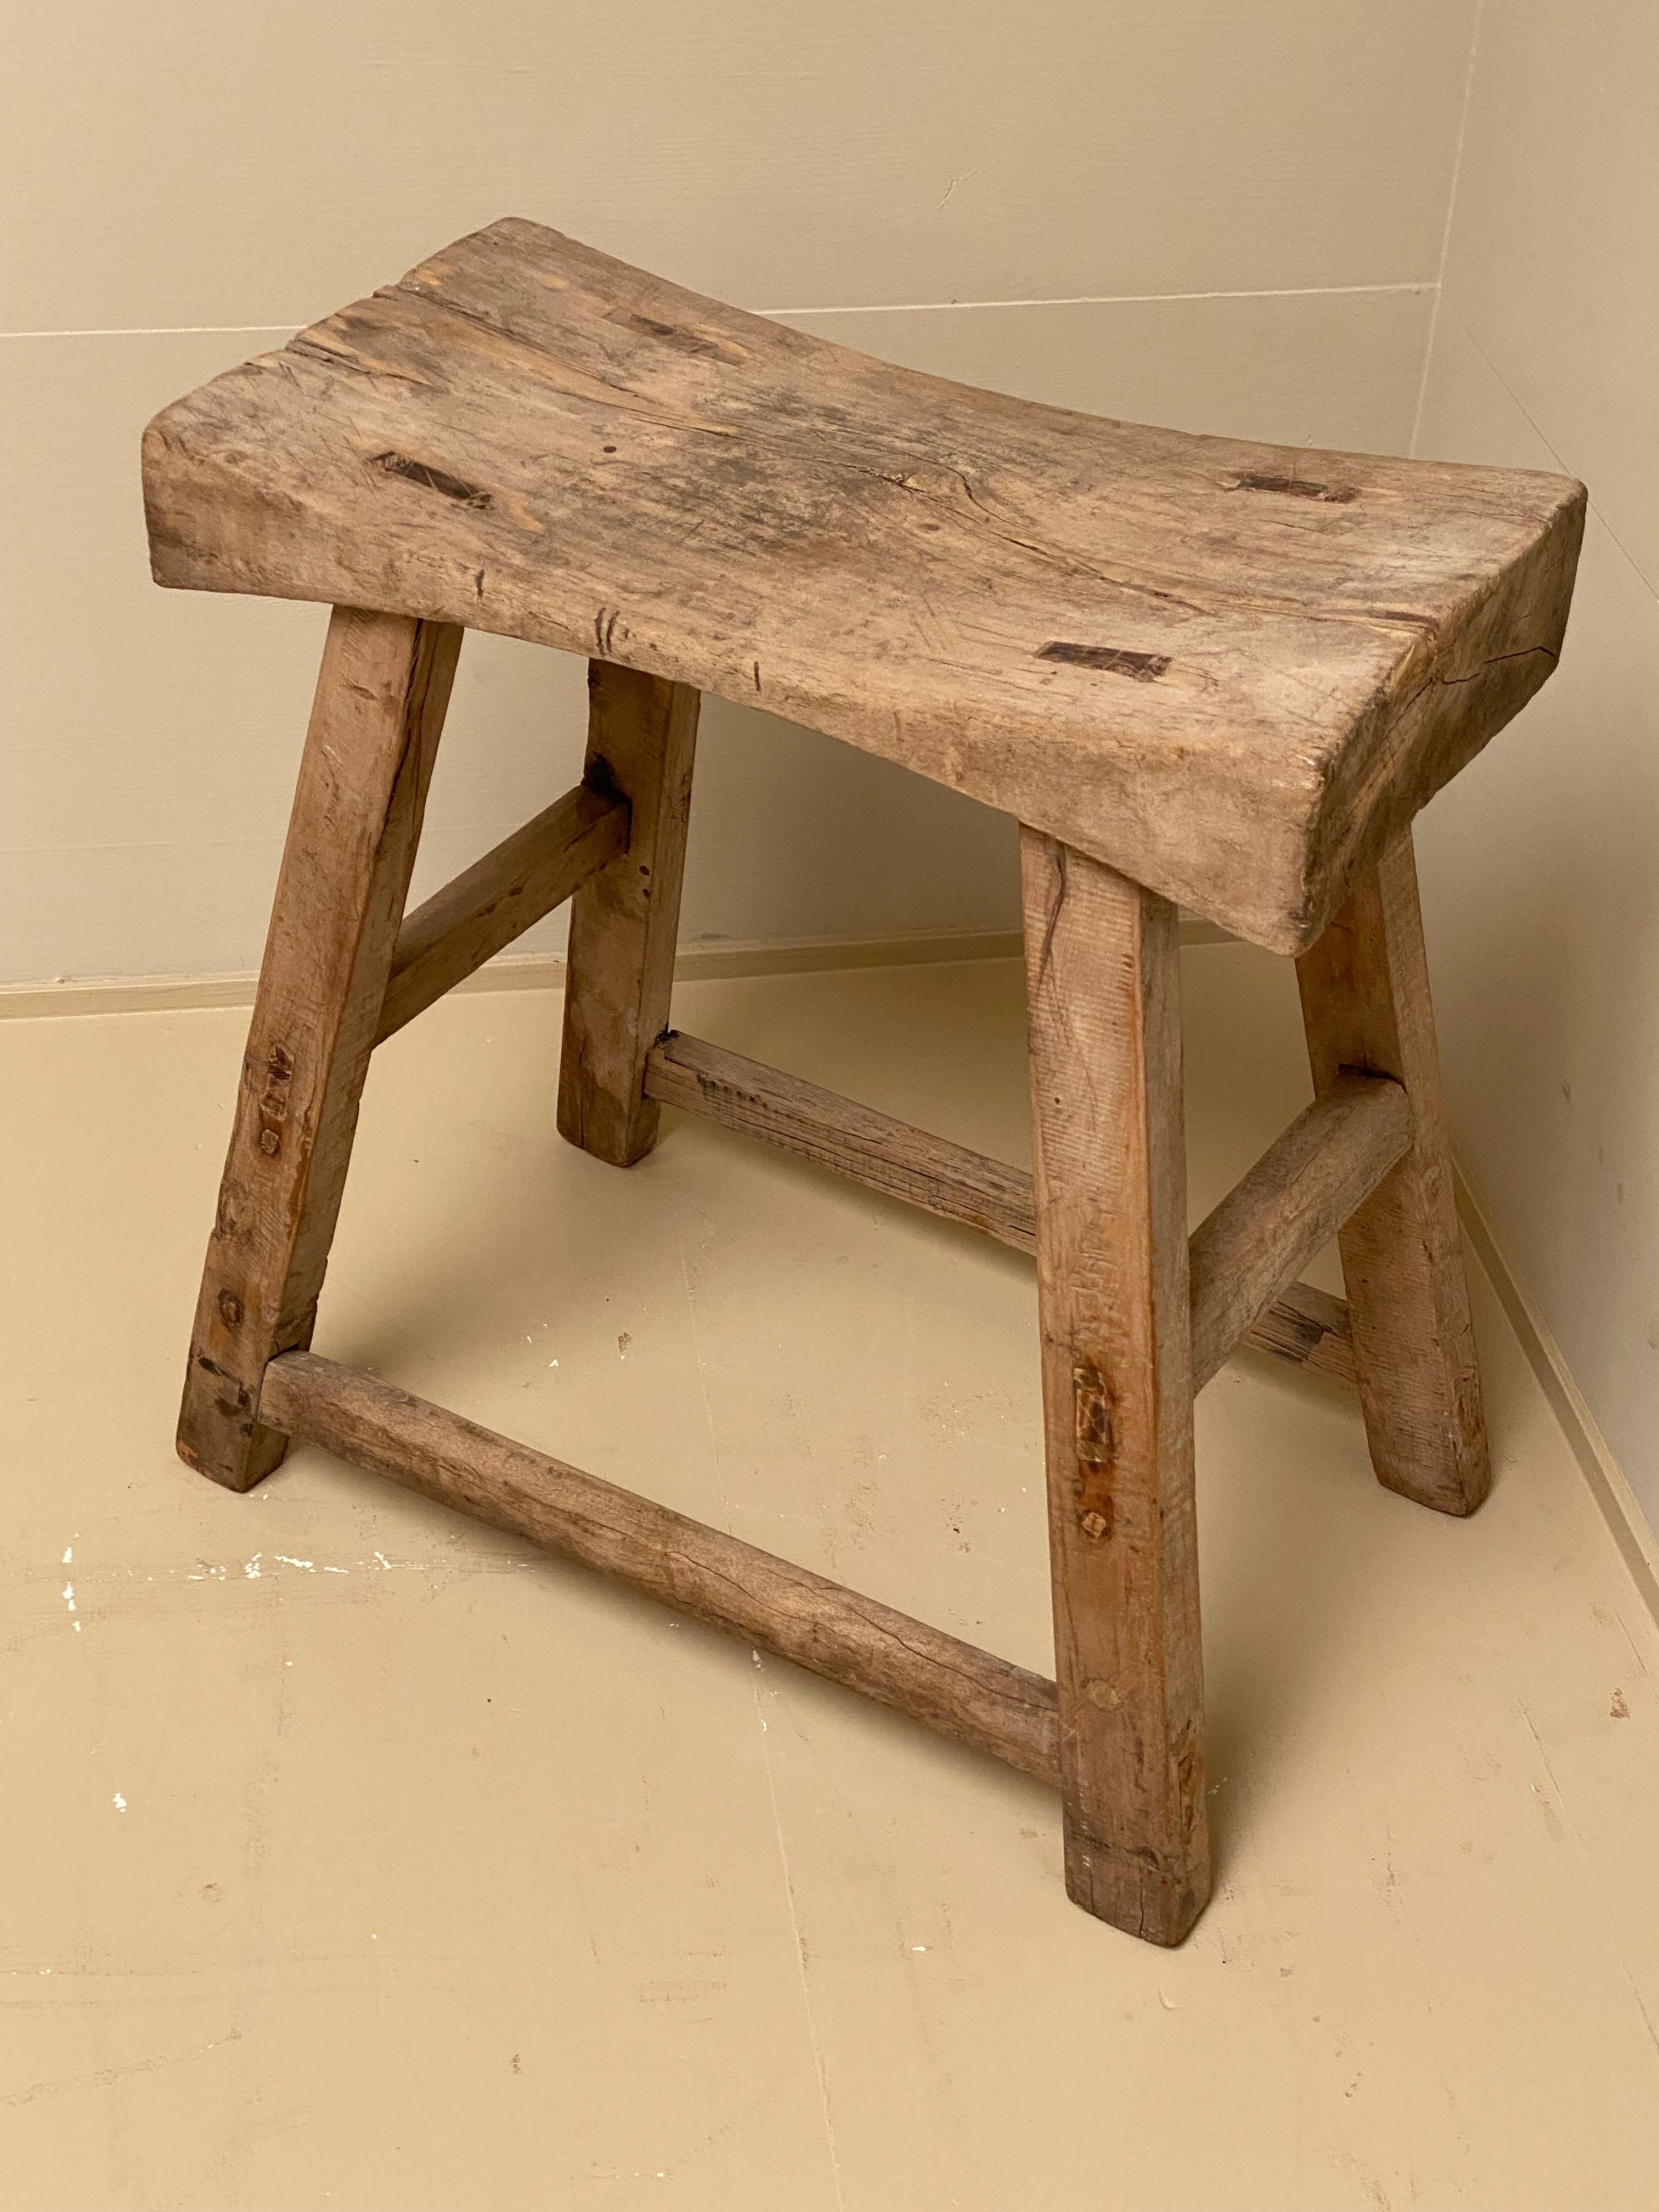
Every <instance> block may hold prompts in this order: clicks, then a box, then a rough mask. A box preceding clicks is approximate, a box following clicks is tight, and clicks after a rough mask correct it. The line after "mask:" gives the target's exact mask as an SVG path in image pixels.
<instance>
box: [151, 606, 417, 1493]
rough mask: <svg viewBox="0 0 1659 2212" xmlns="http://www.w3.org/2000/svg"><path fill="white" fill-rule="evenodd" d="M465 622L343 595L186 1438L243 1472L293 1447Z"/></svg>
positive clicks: (239, 1130)
mask: <svg viewBox="0 0 1659 2212" xmlns="http://www.w3.org/2000/svg"><path fill="white" fill-rule="evenodd" d="M460 643H461V633H460V631H459V629H455V628H453V627H452V626H451V625H449V624H447V623H417V622H412V621H410V620H408V619H407V618H405V617H402V616H396V615H381V614H365V613H362V612H359V611H356V610H353V609H351V608H348V607H340V608H337V609H336V610H335V612H334V616H333V618H332V620H331V622H330V624H329V630H328V641H327V644H326V645H325V647H324V651H323V665H322V670H321V672H320V674H319V677H318V679H317V696H316V701H315V703H314V705H313V708H312V713H311V725H310V728H309V730H308V731H307V736H306V744H305V751H304V754H303V756H302V757H301V763H300V780H299V786H298V788H297V790H296V792H295V800H294V813H293V817H292V819H291V821H290V823H289V833H288V843H287V846H286V848H284V851H283V866H282V872H281V874H280V876H279V877H278V879H277V884H276V903H275V906H274V907H273V908H272V910H271V917H270V935H269V937H268V938H267V939H266V942H265V956H264V965H263V967H262V968H261V969H260V971H259V987H258V994H257V996H256V998H255V1000H254V1003H253V1017H252V1023H251V1024H250V1026H249V1030H248V1041H247V1049H246V1054H244V1056H243V1061H242V1077H241V1082H240V1086H239V1088H238V1091H237V1096H236V1111H235V1116H234V1123H233V1126H232V1130H231V1139H230V1152H229V1155H228V1158H227V1160H226V1162H225V1171H224V1179H223V1181H222V1183H221V1185H220V1188H219V1205H218V1212H217V1215H216V1219H215V1224H214V1229H213V1234H212V1237H211V1238H210V1242H209V1245H208V1255H207V1264H206V1268H205V1270H204V1274H203V1278H202V1290H201V1296H200V1299H199V1301H198V1304H197V1313H196V1328H195V1333H194V1335H193V1336H192V1338H191V1350H190V1365H189V1369H188V1371H187V1374H186V1377H185V1397H184V1405H183V1408H182V1410H181V1412H180V1414H179V1453H180V1455H181V1456H182V1457H183V1458H185V1460H187V1461H188V1462H189V1463H190V1464H191V1466H192V1467H194V1468H197V1469H198V1470H199V1471H200V1472H201V1473H202V1474H207V1475H211V1476H212V1478H213V1479H214V1480H215V1481H216V1482H222V1483H223V1484H225V1485H226V1486H227V1487H228V1488H229V1489H232V1490H248V1489H251V1488H252V1486H253V1485H254V1484H255V1483H256V1482H258V1480H259V1479H260V1477H261V1476H262V1475H264V1474H269V1473H270V1470H271V1468H273V1467H275V1466H276V1464H277V1462H278V1461H279V1460H280V1459H281V1458H282V1455H283V1448H284V1446H283V1437H282V1436H281V1435H280V1433H278V1432H277V1431H275V1430H273V1429H271V1428H270V1427H269V1426H268V1425H264V1424H263V1423H261V1422H260V1421H259V1420H258V1401H259V1386H260V1378H261V1377H262V1376H263V1375H264V1370H265V1363H266V1362H267V1361H268V1360H269V1359H270V1357H271V1356H272V1354H273V1353H274V1352H286V1351H289V1350H290V1349H292V1348H293V1347H295V1346H302V1345H306V1344H308V1343H309V1342H310V1341H311V1330H312V1324H313V1321H314V1320H315V1317H316V1311H317V1299H318V1297H319V1293H320V1291H321V1290H322V1286H323V1273H324V1270H325V1267H327V1264H328V1250H329V1246H330V1244H331V1242H332V1241H333V1237H334V1224H335V1220H336V1218H337V1215H338V1213H339V1210H340V1197H341V1193H342V1191H343V1188H344V1186H345V1174H346V1167H347V1164H348V1162H349V1159H350V1157H351V1142H352V1139H353V1137H354V1135H355V1134H356V1127H357V1107H358V1102H359V1099H360V1097H361V1096H362V1087H363V1078H364V1076H365V1075H366V1073H368V1061H369V1055H370V1054H371V1052H372V1051H373V1049H374V1039H375V1036H376V1034H377V1031H378V1030H379V1026H380V1008H381V1006H382V1003H383V1002H384V1000H385V997H386V977H387V975H388V974H389V972H390V969H391V964H392V946H393V944H394V942H395V940H396V938H397V933H398V922H399V920H400V919H401V917H402V915H403V910H404V899H405V898H406V897H407V896H408V891H409V878H410V870H411V869H412V868H413V866H414V865H415V849H416V845H417V844H418V842H419V841H420V834H421V819H422V812H423V810H424V808H425V805H426V792H427V785H428V781H430V778H431V774H432V764H433V761H434V759H435V756H436V752H437V745H438V738H439V735H440V732H441V730H442V728H443V720H444V713H445V709H446V708H447V705H448V703H449V692H450V686H451V684H452V683H453V680H454V675H455V661H456V656H457V654H458V653H459V650H460Z"/></svg>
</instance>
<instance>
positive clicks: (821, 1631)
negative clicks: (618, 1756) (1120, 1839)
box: [263, 1352, 1058, 1782]
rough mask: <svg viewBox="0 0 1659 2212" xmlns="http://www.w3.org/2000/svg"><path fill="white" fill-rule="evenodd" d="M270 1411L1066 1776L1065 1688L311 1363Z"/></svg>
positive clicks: (478, 1511)
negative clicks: (1059, 1727) (1059, 1735)
mask: <svg viewBox="0 0 1659 2212" xmlns="http://www.w3.org/2000/svg"><path fill="white" fill-rule="evenodd" d="M263 1403H264V1411H265V1413H267V1415H268V1416H269V1418H270V1419H271V1420H272V1421H274V1422H276V1423H278V1424H280V1425H281V1426H282V1428H283V1430H284V1431H286V1432H287V1433H288V1434H289V1435H293V1436H305V1437H311V1438H312V1439H313V1441H314V1442H316V1443H320V1444H325V1445H326V1446H327V1448H328V1449H329V1450H331V1451H333V1452H337V1453H338V1454H339V1455H340V1456H341V1458H343V1459H346V1460H349V1461H350V1462H352V1463H353V1464H354V1465H355V1466H357V1467H364V1468H372V1469H374V1471H375V1472H377V1473H379V1474H386V1475H390V1476H391V1477H392V1480H394V1481H396V1482H400V1483H402V1484H403V1485H404V1486H405V1487H406V1488H408V1489H410V1490H417V1491H419V1492H421V1493H422V1496H423V1497H427V1498H436V1499H437V1500H438V1501H439V1502H440V1504H446V1505H453V1506H455V1507H458V1508H459V1510H461V1511H462V1512H464V1513H470V1514H471V1515H472V1516H474V1517H475V1518H477V1519H478V1520H481V1521H487V1522H489V1523H490V1524H491V1526H492V1527H494V1528H508V1529H511V1530H512V1531H513V1533H514V1534H517V1535H520V1536H524V1537H526V1538H527V1539H528V1540H529V1541H530V1542H532V1544H538V1545H539V1546H541V1547H543V1548H544V1550H547V1551H550V1552H556V1553H559V1554H560V1556H561V1557H562V1558H564V1559H575V1560H578V1561H580V1563H581V1564H582V1565H584V1566H589V1567H595V1568H598V1569H599V1571H600V1572H601V1573H602V1574H608V1575H615V1576H617V1577H619V1578H620V1579H621V1580H622V1581H623V1582H627V1583H632V1584H633V1585H634V1587H635V1589H642V1590H647V1591H648V1592H649V1593H650V1595H652V1596H653V1597H657V1598H660V1599H661V1600H662V1601H663V1602H664V1603H665V1604H666V1605H671V1606H672V1607H674V1609H675V1611H676V1612H677V1613H686V1614H688V1615H690V1617H691V1618H693V1619H695V1620H706V1621H709V1622H711V1623H712V1624H713V1625H714V1626H715V1627H717V1628H724V1629H727V1630H729V1631H730V1632H732V1634H734V1635H737V1636H740V1637H742V1638H743V1639H744V1642H745V1643H749V1644H759V1645H761V1646H763V1648H764V1649H765V1650H769V1651H775V1652H778V1653H780V1654H781V1656H782V1657H784V1658H786V1659H792V1660H793V1661H794V1662H795V1663H796V1664H797V1665H798V1666H801V1667H807V1668H811V1671H812V1672H813V1673H814V1674H825V1675H828V1676H829V1679H830V1680H832V1681H836V1682H843V1683H845V1684H846V1685H847V1686H848V1688H850V1689H854V1690H858V1691H860V1692H862V1694H863V1695H864V1696H865V1697H866V1698H873V1699H875V1700H876V1702H877V1703H878V1705H890V1706H892V1707H893V1708H894V1709H895V1710H896V1711H899V1712H902V1713H908V1714H909V1715H910V1717H912V1718H913V1719H915V1720H919V1721H922V1722H924V1723H926V1724H927V1726H928V1727H929V1728H931V1729H936V1730H937V1731H938V1733H939V1735H945V1736H948V1737H950V1738H951V1741H953V1742H957V1743H964V1744H969V1745H971V1746H972V1747H973V1748H974V1749H975V1750H977V1751H987V1752H990V1753H992V1754H993V1755H994V1757H996V1758H998V1759H1006V1761H1007V1762H1008V1764H1009V1765H1012V1766H1017V1767H1018V1769H1019V1770H1020V1771H1021V1772H1022V1773H1024V1774H1031V1775H1035V1776H1036V1777H1037V1778H1038V1779H1039V1780H1041V1781H1048V1782H1052V1781H1054V1779H1055V1778H1056V1776H1057V1770H1058V1761H1057V1755H1056V1751H1055V1718H1054V1714H1055V1694H1054V1684H1053V1683H1052V1682H1050V1681H1048V1680H1045V1679H1044V1678H1043V1677H1042V1675H1040V1674H1028V1673H1027V1672H1026V1671H1025V1669H1024V1668H1020V1667H1015V1666H1012V1665H1010V1663H1009V1662H1008V1661H1006V1659H998V1658H996V1657H994V1656H993V1655H992V1654H991V1653H989V1652H986V1651H980V1650H975V1647H974V1646H973V1645H972V1644H963V1642H961V1641H960V1640H959V1639H958V1638H956V1637H954V1636H947V1635H945V1633H944V1632H942V1631H941V1630H939V1629H936V1628H929V1627H928V1626H927V1625H926V1624H925V1623H924V1622H922V1621H919V1620H911V1619H910V1618H909V1617H908V1614H905V1613H896V1612H895V1611H894V1610H893V1609H892V1607H890V1606H885V1605H881V1604H878V1602H877V1601H876V1600H875V1599H873V1598H868V1597H860V1595H858V1594H857V1592H856V1591H854V1590H848V1589H842V1587H841V1585H840V1584H839V1583H832V1582H827V1581H825V1579H824V1578H823V1576H821V1575H815V1574H812V1573H811V1572H810V1571H808V1570H807V1569H806V1568H805V1567H797V1566H793V1565H791V1564H790V1563H789V1561H788V1560H787V1559H776V1558H775V1557H774V1556H773V1554H772V1553H769V1552H763V1551H759V1550H757V1548H756V1547H754V1546H753V1545H752V1544H745V1543H743V1542H742V1541H739V1539H738V1538H737V1537H735V1536H727V1535H726V1534H722V1533H721V1531H720V1530H719V1529H717V1528H707V1527H705V1526H704V1525H703V1523H702V1522H699V1521H692V1520H689V1519H688V1518H687V1517H686V1516H685V1515H684V1514H682V1513H675V1512H671V1511H670V1510H669V1509H668V1508H667V1507H666V1506H663V1505H657V1504H653V1503H652V1501H651V1500H650V1499H649V1498H641V1497H638V1496H636V1495H635V1492H632V1491H629V1490H622V1489H619V1488H617V1486H616V1485H615V1484H613V1483H609V1482H605V1481H602V1480H599V1477H598V1476H596V1475H592V1474H583V1473H582V1472H581V1471H580V1469H579V1468H574V1467H567V1466H565V1465H564V1464H563V1462H562V1461H559V1460H556V1459H550V1458H549V1457H548V1456H547V1455H546V1454H544V1453H543V1452H538V1451H534V1450H532V1449H531V1448H530V1446H529V1445H527V1444H520V1443H512V1442H510V1441H509V1440H508V1439H507V1437H500V1436H496V1435H495V1434H493V1433H492V1432H491V1431H489V1429H483V1428H480V1427H478V1426H477V1424H476V1423H474V1422H471V1421H468V1420H465V1419H462V1417H461V1416H460V1415H459V1413H449V1412H447V1411H446V1410H445V1409H444V1408H443V1407H441V1406H434V1405H430V1404H428V1403H427V1401H425V1400H423V1399H420V1398H415V1397H411V1396H410V1395H409V1393H408V1392H407V1391H404V1390H399V1389H395V1388H394V1387H393V1386H392V1384H391V1383H381V1382H379V1381H377V1380H375V1379H374V1377H372V1376H368V1375H364V1374H362V1373H360V1372H359V1371H358V1370H356V1369H354V1368H350V1367H342V1366H338V1365H337V1364H335V1363H334V1362H333V1361H331V1360H327V1359H319V1358H316V1357H315V1356H314V1355H313V1354H312V1353H310V1352H290V1353H289V1354H288V1355H287V1356H286V1357H285V1358H280V1359H277V1360H276V1361H275V1362H274V1363H273V1364H272V1365H271V1366H270V1369H269V1370H268V1371H267V1373H266V1376H265V1378H264V1400H263Z"/></svg>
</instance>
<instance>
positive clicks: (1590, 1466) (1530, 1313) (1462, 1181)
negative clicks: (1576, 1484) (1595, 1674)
mask: <svg viewBox="0 0 1659 2212" xmlns="http://www.w3.org/2000/svg"><path fill="white" fill-rule="evenodd" d="M1452 1174H1453V1177H1454V1180H1455V1186H1456V1191H1457V1212H1458V1218H1459V1219H1460V1221H1461V1222H1462V1226H1463V1234H1464V1237H1465V1238H1466V1239H1467V1240H1468V1247H1469V1249H1470V1251H1471V1252H1472V1253H1473V1254H1474V1257H1475V1258H1476V1259H1477V1260H1478V1261H1480V1266H1481V1267H1482V1269H1483V1271H1484V1272H1485V1274H1486V1279H1487V1281H1488V1282H1489V1283H1490V1284H1491V1285H1492V1289H1493V1291H1495V1293H1496V1294H1497V1297H1498V1304H1499V1305H1500V1306H1502V1308H1503V1309H1504V1316H1505V1318H1506V1319H1507V1321H1508V1322H1509V1324H1510V1328H1512V1329H1513V1330H1514V1331H1515V1334H1516V1338H1517V1339H1518V1340H1519V1341H1520V1346H1521V1349H1522V1352H1523V1353H1524V1355H1525V1357H1526V1360H1527V1364H1528V1366H1529V1367H1530V1368H1531V1369H1532V1371H1533V1374H1534V1376H1535V1377H1536V1379H1537V1383H1538V1387H1539V1389H1541V1391H1542V1392H1543V1394H1544V1398H1545V1401H1546V1403H1547V1405H1548V1407H1549V1409H1550V1412H1551V1413H1552V1414H1553V1416H1554V1418H1555V1424H1556V1426H1557V1427H1558V1428H1559V1430H1560V1431H1561V1433H1562V1436H1563V1437H1565V1441H1566V1444H1567V1448H1568V1449H1569V1450H1570V1451H1571V1454H1572V1455H1573V1458H1574V1459H1575V1460H1576V1461H1577V1464H1578V1468H1579V1472H1580V1473H1581V1474H1583V1478H1584V1481H1585V1484H1586V1486H1588V1488H1589V1493H1590V1496H1591V1497H1592V1498H1594V1499H1595V1504H1596V1508H1597V1510H1598V1511H1599V1512H1600V1513H1601V1518H1602V1520H1603V1521H1604V1522H1606V1523H1607V1533H1608V1534H1609V1535H1610V1536H1611V1537H1612V1539H1613V1545H1614V1547H1615V1548H1616V1550H1617V1551H1618V1553H1619V1556H1620V1559H1622V1560H1623V1562H1624V1565H1625V1569H1626V1572H1627V1573H1628V1574H1629V1576H1630V1578H1631V1580H1632V1583H1634V1584H1635V1585H1636V1594H1637V1595H1638V1598H1639V1599H1640V1601H1641V1602H1642V1604H1643V1605H1644V1607H1646V1609H1647V1611H1648V1613H1650V1615H1651V1616H1652V1619H1653V1620H1654V1622H1655V1624H1656V1626H1659V1536H1656V1534H1655V1533H1654V1530H1653V1529H1652V1528H1651V1527H1650V1524H1649V1522H1648V1519H1647V1516H1646V1515H1645V1514H1644V1512H1643V1510H1642V1507H1641V1504H1640V1502H1639V1501H1638V1498H1637V1496H1636V1492H1634V1491H1633V1490H1632V1488H1631V1486H1630V1480H1629V1478H1628V1477H1627V1476H1626V1473H1625V1471H1624V1469H1623V1468H1621V1467H1620V1464H1619V1462H1618V1461H1617V1459H1616V1458H1615V1457H1614V1456H1613V1452H1612V1450H1611V1449H1610V1448H1609V1446H1608V1443H1607V1438H1606V1437H1604V1436H1603V1435H1602V1433H1601V1425H1600V1423H1599V1422H1598V1421H1597V1420H1596V1418H1595V1414H1594V1413H1592V1412H1591V1411H1590V1407H1589V1401H1588V1400H1587V1399H1586V1398H1585V1396H1584V1394H1583V1391H1582V1390H1581V1389H1579V1387H1578V1384H1577V1382H1576V1381H1575V1380H1574V1378H1573V1373H1572V1370H1571V1367H1570V1366H1569V1365H1568V1364H1567V1359H1566V1355H1565V1353H1564V1352H1563V1351H1562V1349H1561V1346H1560V1344H1559V1341H1558V1340H1557V1338H1556V1335H1555V1332H1554V1331H1553V1329H1552V1328H1551V1327H1550V1325H1549V1323H1548V1322H1547V1321H1546V1320H1545V1318H1544V1315H1543V1312H1542V1310H1541V1308H1540V1307H1539V1306H1538V1304H1536V1303H1535V1301H1534V1298H1533V1296H1532V1293H1531V1292H1530V1291H1528V1289H1527V1287H1526V1285H1525V1282H1524V1281H1523V1279H1522V1277H1521V1275H1520V1274H1519V1273H1517V1272H1516V1269H1515V1267H1513V1266H1512V1265H1511V1264H1510V1258H1509V1255H1508V1254H1507V1253H1506V1252H1505V1250H1504V1245H1503V1242H1502V1240H1501V1238H1500V1237H1499V1235H1498V1226H1497V1222H1496V1220H1495V1218H1494V1216H1493V1213H1492V1206H1491V1203H1490V1201H1489V1200H1488V1199H1487V1197H1486V1193H1485V1192H1484V1191H1483V1190H1482V1189H1481V1188H1480V1184H1479V1182H1477V1181H1476V1180H1475V1177H1474V1171H1473V1170H1472V1169H1471V1168H1470V1166H1469V1164H1468V1159H1467V1158H1466V1157H1465V1156H1464V1154H1463V1153H1462V1151H1461V1150H1460V1149H1459V1147H1458V1146H1457V1144H1456V1143H1455V1141H1454V1142H1453V1145H1452Z"/></svg>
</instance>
